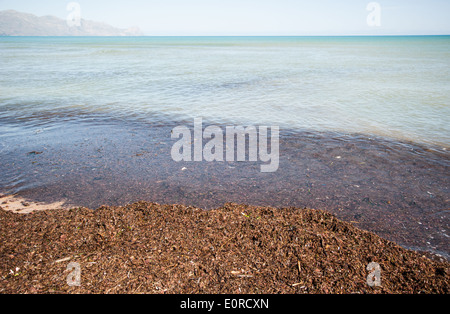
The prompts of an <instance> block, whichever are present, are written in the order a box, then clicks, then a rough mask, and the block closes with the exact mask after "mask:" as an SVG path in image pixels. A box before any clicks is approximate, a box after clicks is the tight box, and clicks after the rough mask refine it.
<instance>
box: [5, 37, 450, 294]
mask: <svg viewBox="0 0 450 314" xmlns="http://www.w3.org/2000/svg"><path fill="white" fill-rule="evenodd" d="M0 47H1V49H0V61H2V65H3V67H2V68H1V69H0V86H2V87H1V88H2V93H1V94H0V156H1V160H0V173H1V174H2V180H0V207H1V208H2V209H1V211H0V217H1V220H0V224H1V228H0V232H1V233H0V237H1V240H2V242H1V243H2V245H1V246H0V258H1V260H2V261H3V262H2V265H1V270H2V273H1V277H0V280H1V284H0V293H11V292H23V293H52V292H63V293H65V292H69V293H71V292H93V293H117V292H118V293H124V292H133V293H134V292H136V293H139V292H144V293H259V292H263V293H353V292H356V293H440V294H441V293H448V283H449V281H448V259H449V257H450V246H449V241H448V238H449V234H448V228H449V225H448V224H449V219H448V218H449V217H448V214H449V208H450V206H449V201H450V197H449V195H450V194H449V190H448V189H449V182H450V180H449V179H450V172H449V167H450V152H449V149H450V139H449V134H450V129H449V125H450V123H449V120H448V119H449V117H450V112H449V106H448V100H449V99H450V90H449V88H448V86H450V84H448V83H449V77H450V75H449V72H448V69H449V67H448V64H449V63H448V62H449V61H448V60H449V59H448V56H447V55H448V51H449V49H448V48H449V47H450V37H449V36H399V37H390V36H380V37H363V36H362V37H357V36H355V37H307V38H306V37H154V38H153V37H133V38H116V37H110V38H109V37H108V38H106V37H98V38H87V37H77V38H69V37H58V38H56V37H45V38H44V37H42V38H37V37H23V38H22V37H21V38H18V37H17V38H16V37H8V38H6V37H5V38H3V37H2V38H0ZM379 51H383V54H380V53H378V52H379ZM412 64H414V66H411V65H412ZM198 119H201V120H202V125H201V127H200V130H199V131H200V132H201V134H203V135H204V134H205V132H206V131H207V130H209V131H211V130H216V131H217V130H220V132H221V134H222V131H223V134H222V135H224V134H225V133H226V132H225V131H226V130H227V128H234V129H239V128H241V129H245V128H249V129H247V130H256V131H257V132H255V133H252V134H254V135H255V136H257V138H258V139H259V142H258V144H259V146H258V147H257V149H256V150H254V151H253V150H252V149H253V147H251V136H250V134H247V135H245V134H244V136H243V137H242V138H244V139H245V141H246V142H243V143H244V144H245V145H243V146H239V144H238V139H239V136H238V137H237V138H236V141H233V142H231V143H230V142H229V141H228V138H227V137H226V136H223V137H222V138H219V140H217V139H216V141H215V143H216V146H215V149H214V153H215V156H216V157H217V158H216V159H215V160H207V156H211V154H210V155H206V154H205V153H207V150H206V148H204V147H208V146H207V144H208V143H211V142H209V141H210V140H211V141H212V139H211V138H208V136H206V138H205V137H203V136H200V138H198V137H196V136H195V134H196V132H197V131H196V130H197V127H196V125H195V121H198ZM251 127H254V129H251ZM264 128H269V129H270V130H271V132H270V137H269V138H268V139H270V140H273V136H274V135H275V134H276V136H277V138H276V141H272V142H270V140H269V142H268V143H270V145H269V146H265V147H264V148H265V150H264V149H262V146H261V141H260V140H261V130H264ZM176 130H185V133H187V134H189V140H188V141H187V144H186V145H187V146H186V147H189V149H190V150H191V151H190V153H192V156H191V155H189V158H188V160H189V161H187V159H186V160H181V159H182V158H178V157H177V158H174V147H175V145H176V143H177V141H178V140H179V139H178V138H176V137H174V134H175V135H177V132H176ZM273 130H279V133H278V132H276V133H274V132H273ZM191 132H192V133H191ZM180 134H181V133H180ZM190 135H192V137H191V136H190ZM216 135H217V133H216ZM266 135H267V134H266ZM233 138H234V137H233ZM262 138H264V139H266V136H263V137H262ZM275 143H276V148H277V153H278V154H276V156H275V155H274V156H272V157H277V158H276V162H275V161H274V160H271V162H273V165H275V167H272V168H271V171H270V172H264V171H263V169H264V166H265V165H266V166H267V164H268V161H267V159H264V158H261V157H264V154H261V152H265V153H266V154H267V153H268V152H269V151H272V149H274V148H275V146H274V144H275ZM219 144H220V145H219ZM183 147H184V146H183ZM198 147H200V153H201V154H203V155H201V156H200V157H202V158H197V157H198V155H196V154H197V153H198ZM219 147H220V148H221V149H222V150H219V152H220V153H218V148H219ZM242 147H243V148H242ZM202 148H204V149H205V150H204V151H201V149H202ZM239 149H242V152H243V158H241V159H240V158H239ZM231 150H232V151H233V154H232V157H233V158H228V155H227V153H228V152H229V151H231ZM211 152H212V150H211V151H210V153H211ZM254 152H256V153H255V155H252V154H253V153H254ZM178 153H179V152H178ZM234 153H237V158H234V157H235V155H234ZM177 156H180V154H178V155H177ZM205 156H206V158H205ZM252 156H253V157H255V158H253V159H252ZM191 157H192V158H191ZM225 157H226V158H225ZM241 157H242V156H241ZM256 157H258V158H256ZM161 204H175V205H161ZM70 262H74V263H78V265H80V266H81V269H82V274H83V276H84V277H83V278H84V279H83V284H82V286H81V287H71V286H70V285H67V283H66V281H65V280H66V277H67V273H66V272H65V268H66V267H67V264H68V263H70ZM371 262H375V263H378V264H379V265H380V267H381V270H382V274H383V275H382V276H383V277H382V278H383V284H382V286H381V287H375V288H374V287H371V286H370V285H368V284H367V282H366V279H367V275H368V270H367V267H368V264H370V263H371ZM50 265H51V266H50ZM122 266H123V268H122ZM102 274H103V275H102Z"/></svg>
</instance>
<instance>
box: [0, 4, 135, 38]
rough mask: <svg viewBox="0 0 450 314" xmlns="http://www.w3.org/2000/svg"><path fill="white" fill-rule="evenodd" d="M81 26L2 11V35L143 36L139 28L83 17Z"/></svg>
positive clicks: (57, 19) (0, 25)
mask: <svg viewBox="0 0 450 314" xmlns="http://www.w3.org/2000/svg"><path fill="white" fill-rule="evenodd" d="M80 24H81V25H80V26H69V25H68V23H67V21H66V20H63V19H60V18H57V17H54V16H42V17H38V16H36V15H33V14H28V13H22V12H17V11H14V10H7V11H0V36H141V35H142V33H141V31H140V29H139V28H136V27H134V28H129V29H119V28H115V27H112V26H110V25H107V24H104V23H99V22H93V21H87V20H84V19H81V23H80Z"/></svg>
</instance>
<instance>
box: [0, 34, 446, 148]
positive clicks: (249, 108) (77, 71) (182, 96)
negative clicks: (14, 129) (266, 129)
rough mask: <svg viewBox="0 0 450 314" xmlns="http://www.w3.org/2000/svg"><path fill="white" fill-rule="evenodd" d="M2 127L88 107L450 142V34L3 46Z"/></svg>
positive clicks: (119, 113)
mask: <svg viewBox="0 0 450 314" xmlns="http://www.w3.org/2000/svg"><path fill="white" fill-rule="evenodd" d="M0 62H1V64H2V66H1V68H0V118H2V119H17V118H21V119H23V120H25V121H26V120H27V118H28V117H30V116H33V115H39V114H42V113H43V112H48V113H49V114H55V113H56V114H57V113H58V112H59V111H61V110H74V109H84V110H88V111H90V112H108V113H109V114H110V115H112V116H114V117H128V116H140V117H142V118H144V119H150V120H151V119H152V117H153V115H159V114H167V115H169V116H173V115H177V116H179V117H181V118H193V117H203V118H205V119H210V120H214V121H216V122H218V123H220V122H223V123H224V122H226V123H233V124H236V123H237V124H257V125H261V124H270V125H279V126H282V127H284V128H286V129H295V128H299V129H311V130H316V131H324V130H326V131H340V132H344V133H366V134H376V135H381V136H387V137H391V138H394V139H407V140H412V141H415V142H423V143H431V144H436V145H441V146H443V147H448V146H449V143H450V120H449V119H450V118H449V117H450V106H449V99H450V36H409V37H133V38H129V37H125V38H123V37H121V38H114V37H113V38H107V37H105V38H98V37H94V38H89V37H85V38H83V37H82V38H73V37H66V38H64V37H62V38H59V37H49V38H47V37H24V38H22V37H0Z"/></svg>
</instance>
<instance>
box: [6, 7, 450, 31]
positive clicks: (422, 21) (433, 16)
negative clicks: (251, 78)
mask: <svg viewBox="0 0 450 314" xmlns="http://www.w3.org/2000/svg"><path fill="white" fill-rule="evenodd" d="M69 2H71V1H66V0H39V1H37V0H0V10H6V9H14V10H17V11H23V12H27V13H33V14H36V15H39V16H42V15H54V16H58V17H60V18H66V17H67V15H68V14H69V12H68V11H67V10H66V6H67V4H68V3H69ZM75 2H78V3H79V4H80V6H81V16H82V18H84V19H88V20H95V21H100V22H105V23H108V24H111V25H113V26H116V27H121V28H128V27H131V26H138V27H140V28H141V30H142V31H143V32H144V33H145V34H146V35H359V34H365V35H371V34H373V35H378V34H450V18H449V12H450V1H449V0H382V1H375V2H377V3H379V4H380V6H381V26H378V27H370V26H369V25H368V23H367V16H368V15H369V14H370V11H367V5H368V4H369V3H370V2H372V1H370V0H89V1H88V0H79V1H75Z"/></svg>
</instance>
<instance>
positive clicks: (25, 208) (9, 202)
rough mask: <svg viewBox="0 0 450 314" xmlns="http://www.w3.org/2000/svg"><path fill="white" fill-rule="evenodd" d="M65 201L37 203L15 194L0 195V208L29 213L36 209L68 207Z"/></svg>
mask: <svg viewBox="0 0 450 314" xmlns="http://www.w3.org/2000/svg"><path fill="white" fill-rule="evenodd" d="M65 204H66V203H65V202H63V201H61V202H56V203H50V204H46V203H38V202H31V201H28V200H26V199H24V198H21V197H18V196H16V195H0V208H2V209H3V210H6V211H11V212H14V213H19V214H30V213H32V212H36V211H42V210H51V209H69V207H67V205H65Z"/></svg>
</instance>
